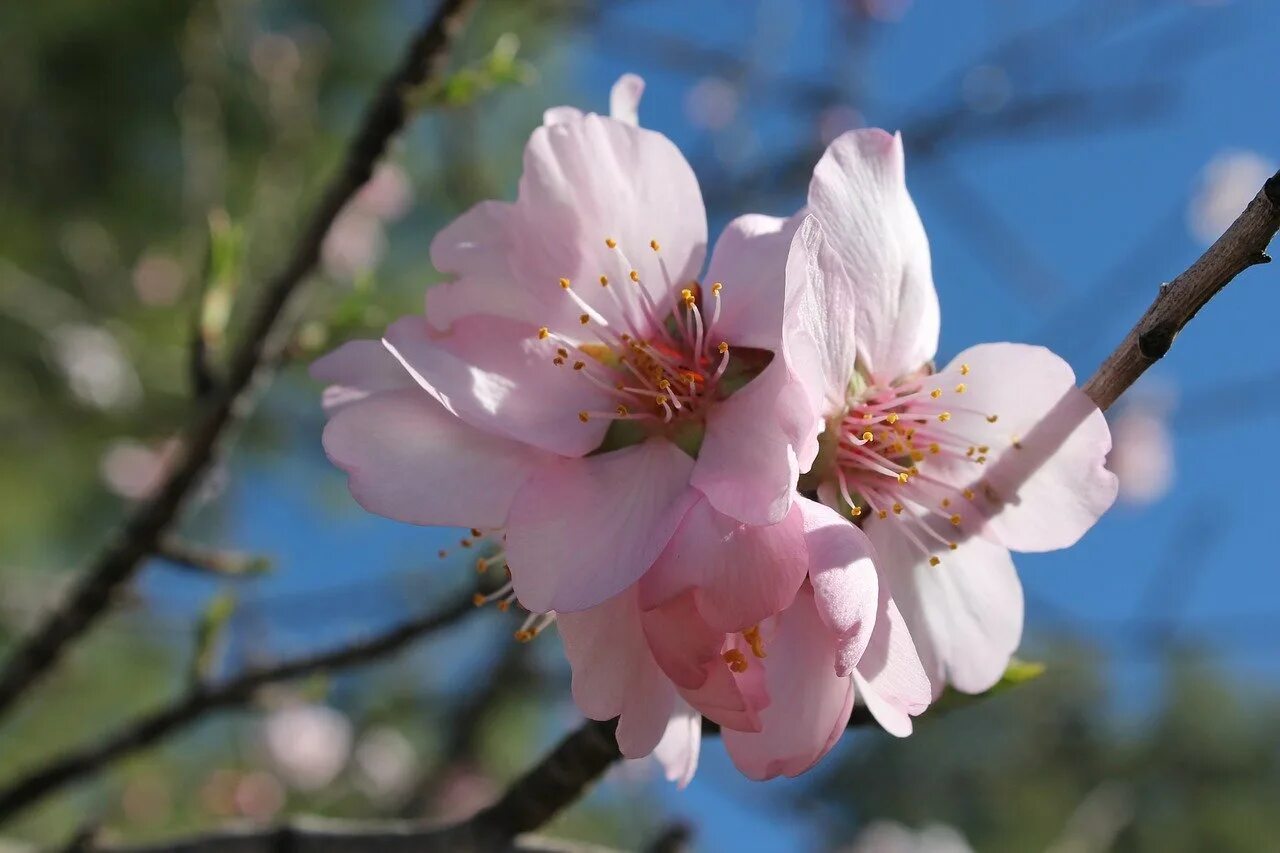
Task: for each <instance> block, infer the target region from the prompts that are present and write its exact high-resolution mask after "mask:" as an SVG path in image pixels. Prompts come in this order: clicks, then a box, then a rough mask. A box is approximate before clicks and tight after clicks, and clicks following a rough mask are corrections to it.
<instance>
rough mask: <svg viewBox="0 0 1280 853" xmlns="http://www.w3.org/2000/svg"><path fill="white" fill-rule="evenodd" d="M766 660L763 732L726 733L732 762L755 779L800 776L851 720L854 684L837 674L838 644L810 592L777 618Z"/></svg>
mask: <svg viewBox="0 0 1280 853" xmlns="http://www.w3.org/2000/svg"><path fill="white" fill-rule="evenodd" d="M766 648H767V650H768V657H767V658H766V659H765V660H764V661H763V662H758V661H754V660H753V661H751V662H750V665H751V666H753V667H754V666H756V665H757V664H758V663H763V669H764V670H765V679H766V682H767V684H768V689H769V695H770V697H771V699H772V701H771V702H770V704H769V707H768V708H766V709H765V710H764V711H762V712H761V714H760V719H761V722H762V723H763V728H762V729H761V730H760V731H759V732H754V733H751V732H738V731H730V730H725V731H724V732H722V737H723V738H724V743H725V747H726V748H727V749H728V751H729V757H730V758H732V759H733V763H734V764H735V765H736V766H737V768H738V769H739V770H741V771H742V772H743V773H744V774H745V775H746V776H748V777H750V778H752V779H770V778H772V777H774V776H777V775H779V774H782V775H786V776H797V775H799V774H801V773H803V772H804V771H806V770H808V769H809V768H810V767H812V766H813V765H814V764H815V763H816V762H817V761H818V759H820V758H821V757H822V756H823V755H825V754H826V753H827V752H828V751H829V750H830V749H831V747H832V746H834V745H835V742H836V741H837V740H838V739H839V737H840V733H841V732H842V731H843V730H844V727H845V725H846V724H847V723H848V722H849V714H850V712H851V711H852V709H853V682H852V681H851V680H850V679H848V678H840V677H838V676H837V675H836V674H835V664H836V644H835V641H834V639H833V638H832V636H831V634H830V632H829V631H828V630H827V627H826V626H825V625H824V624H822V620H821V619H819V617H818V612H817V610H816V609H815V607H814V603H813V596H812V594H810V593H809V591H808V590H807V589H805V590H802V591H801V593H800V594H799V595H797V596H796V600H795V603H794V604H792V605H791V607H790V608H789V609H788V610H785V611H783V612H782V613H781V614H779V615H778V616H777V618H776V626H775V630H774V632H773V636H772V637H771V638H770V639H769V641H768V642H767V643H766Z"/></svg>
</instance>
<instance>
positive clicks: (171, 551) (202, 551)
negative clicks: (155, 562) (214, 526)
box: [156, 536, 271, 577]
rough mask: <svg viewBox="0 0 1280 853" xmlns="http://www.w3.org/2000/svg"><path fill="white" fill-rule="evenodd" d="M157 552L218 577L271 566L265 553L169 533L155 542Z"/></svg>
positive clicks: (256, 571)
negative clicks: (259, 554)
mask: <svg viewBox="0 0 1280 853" xmlns="http://www.w3.org/2000/svg"><path fill="white" fill-rule="evenodd" d="M156 556H157V557H159V558H160V559H161V560H164V561H165V562H166V563H171V564H172V565H174V566H176V567H177V568H179V569H186V570H187V571H192V572H197V573H199V574H204V575H214V576H217V577H251V576H253V575H260V574H263V573H264V572H268V571H270V570H271V561H270V560H269V559H267V558H266V557H259V556H255V555H253V554H242V553H240V552H238V551H224V550H222V549H220V548H213V547H211V546H209V545H202V544H200V543H199V542H191V541H188V540H186V539H182V538H179V537H177V536H166V537H164V539H162V540H161V541H160V544H159V545H157V546H156Z"/></svg>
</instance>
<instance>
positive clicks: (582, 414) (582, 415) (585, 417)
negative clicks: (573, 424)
mask: <svg viewBox="0 0 1280 853" xmlns="http://www.w3.org/2000/svg"><path fill="white" fill-rule="evenodd" d="M578 420H580V421H582V422H583V423H584V424H585V423H586V422H587V421H589V420H591V415H589V414H587V413H586V412H585V411H582V412H578Z"/></svg>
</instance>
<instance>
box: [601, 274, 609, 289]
mask: <svg viewBox="0 0 1280 853" xmlns="http://www.w3.org/2000/svg"><path fill="white" fill-rule="evenodd" d="M600 286H601V287H608V286H609V276H607V275H602V276H600Z"/></svg>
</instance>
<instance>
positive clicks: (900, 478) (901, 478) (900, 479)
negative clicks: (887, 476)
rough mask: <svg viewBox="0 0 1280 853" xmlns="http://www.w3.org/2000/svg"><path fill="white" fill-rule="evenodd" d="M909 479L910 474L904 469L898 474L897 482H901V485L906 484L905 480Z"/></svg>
mask: <svg viewBox="0 0 1280 853" xmlns="http://www.w3.org/2000/svg"><path fill="white" fill-rule="evenodd" d="M910 479H911V475H910V474H908V473H907V472H906V471H903V472H902V473H901V474H899V475H898V482H899V483H902V484H903V485H906V482H907V481H908V480H910Z"/></svg>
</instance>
